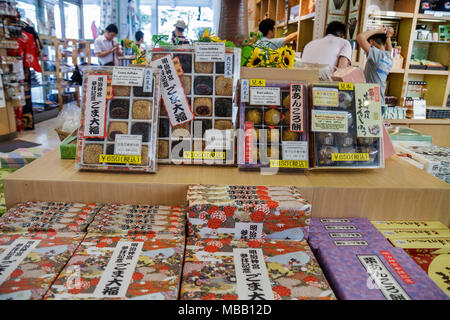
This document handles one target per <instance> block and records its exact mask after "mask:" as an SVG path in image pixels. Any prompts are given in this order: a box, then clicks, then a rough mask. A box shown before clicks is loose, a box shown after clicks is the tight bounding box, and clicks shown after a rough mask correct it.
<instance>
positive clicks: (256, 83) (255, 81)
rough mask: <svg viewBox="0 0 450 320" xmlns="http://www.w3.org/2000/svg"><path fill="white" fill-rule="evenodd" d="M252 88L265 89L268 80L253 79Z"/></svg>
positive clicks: (251, 81)
mask: <svg viewBox="0 0 450 320" xmlns="http://www.w3.org/2000/svg"><path fill="white" fill-rule="evenodd" d="M250 86H251V87H265V86H266V80H264V79H251V80H250Z"/></svg>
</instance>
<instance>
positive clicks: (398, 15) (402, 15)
mask: <svg viewBox="0 0 450 320" xmlns="http://www.w3.org/2000/svg"><path fill="white" fill-rule="evenodd" d="M369 16H371V17H374V16H376V17H383V18H406V19H412V18H413V17H414V14H413V13H410V12H397V11H379V10H377V11H372V12H371V13H369Z"/></svg>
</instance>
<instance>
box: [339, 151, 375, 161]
mask: <svg viewBox="0 0 450 320" xmlns="http://www.w3.org/2000/svg"><path fill="white" fill-rule="evenodd" d="M369 160H370V158H369V154H368V153H332V154H331V161H369Z"/></svg>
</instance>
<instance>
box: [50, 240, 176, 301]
mask: <svg viewBox="0 0 450 320" xmlns="http://www.w3.org/2000/svg"><path fill="white" fill-rule="evenodd" d="M183 255H184V238H181V237H180V238H176V237H173V236H170V237H169V236H162V237H159V236H158V237H154V236H153V237H150V236H146V235H136V236H128V237H105V236H99V235H89V234H88V235H87V236H86V238H85V239H84V241H83V242H82V243H81V245H80V246H79V247H78V249H77V251H76V252H75V254H74V255H73V256H72V258H71V259H70V261H69V262H68V264H67V266H66V267H65V268H64V270H63V271H62V272H61V274H60V275H59V276H58V278H57V279H56V281H55V282H54V283H53V285H52V287H51V288H50V290H49V291H48V292H47V294H46V296H45V299H52V300H53V299H54V300H74V299H76V300H78V299H106V300H111V299H112V300H125V299H136V300H176V299H177V298H178V292H179V285H180V277H181V269H182V262H183Z"/></svg>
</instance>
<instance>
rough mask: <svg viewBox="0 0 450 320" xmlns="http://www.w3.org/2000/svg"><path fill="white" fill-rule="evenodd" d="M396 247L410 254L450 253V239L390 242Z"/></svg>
mask: <svg viewBox="0 0 450 320" xmlns="http://www.w3.org/2000/svg"><path fill="white" fill-rule="evenodd" d="M390 241H391V242H392V244H393V245H394V246H396V247H399V248H402V249H403V250H405V251H406V252H408V253H413V254H414V253H435V254H439V253H450V238H442V239H435V238H426V239H393V240H390Z"/></svg>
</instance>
